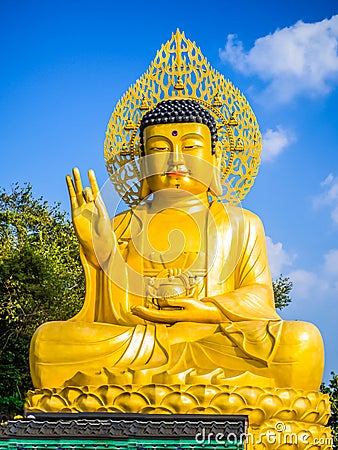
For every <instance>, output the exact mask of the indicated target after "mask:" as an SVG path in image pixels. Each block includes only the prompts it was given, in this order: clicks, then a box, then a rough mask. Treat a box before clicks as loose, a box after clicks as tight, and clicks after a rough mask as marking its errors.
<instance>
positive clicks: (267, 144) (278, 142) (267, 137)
mask: <svg viewBox="0 0 338 450" xmlns="http://www.w3.org/2000/svg"><path fill="white" fill-rule="evenodd" d="M294 140H295V138H294V136H293V135H292V134H291V133H289V132H288V131H286V130H285V129H284V128H283V127H282V126H281V125H277V127H276V129H275V130H273V129H272V128H268V129H267V130H266V132H265V133H264V134H263V153H262V160H263V161H272V160H274V159H275V158H276V157H277V156H278V155H280V154H281V153H282V151H283V150H284V149H285V148H286V147H287V146H288V145H290V143H291V142H293V141H294Z"/></svg>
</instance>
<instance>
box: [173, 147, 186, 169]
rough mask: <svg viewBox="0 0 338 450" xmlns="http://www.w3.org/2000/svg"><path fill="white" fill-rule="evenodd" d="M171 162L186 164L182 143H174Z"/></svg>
mask: <svg viewBox="0 0 338 450" xmlns="http://www.w3.org/2000/svg"><path fill="white" fill-rule="evenodd" d="M170 156H171V158H170V159H171V163H172V164H173V165H175V166H176V165H182V164H184V157H183V153H182V150H181V148H180V145H179V144H177V145H174V147H173V150H172V152H171V155H170Z"/></svg>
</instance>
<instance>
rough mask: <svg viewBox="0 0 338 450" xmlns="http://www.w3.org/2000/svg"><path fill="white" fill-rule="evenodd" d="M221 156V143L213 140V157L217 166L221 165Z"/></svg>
mask: <svg viewBox="0 0 338 450" xmlns="http://www.w3.org/2000/svg"><path fill="white" fill-rule="evenodd" d="M221 156H222V144H221V143H220V141H217V142H215V158H216V165H217V167H218V168H219V167H220V166H221Z"/></svg>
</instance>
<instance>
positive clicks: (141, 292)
mask: <svg viewBox="0 0 338 450" xmlns="http://www.w3.org/2000/svg"><path fill="white" fill-rule="evenodd" d="M260 152H261V135H260V132H259V128H258V124H257V121H256V117H255V116H254V114H253V112H252V110H251V108H250V106H249V105H248V102H247V101H246V99H245V97H244V96H243V95H242V94H241V93H240V92H239V91H238V90H237V89H236V88H234V86H233V85H232V84H231V83H230V82H229V81H227V80H225V79H224V78H223V77H222V75H220V74H219V73H217V72H216V71H215V70H213V69H212V68H211V66H210V64H209V63H208V62H207V60H206V59H205V58H204V56H203V55H202V53H201V51H200V50H199V49H198V48H197V47H196V45H195V44H194V43H193V42H191V41H189V40H188V39H186V38H185V36H184V34H183V33H181V32H180V31H179V30H177V32H176V33H175V34H173V36H172V37H171V39H170V40H169V41H168V42H167V43H166V44H164V45H163V46H162V48H161V49H160V50H159V52H158V53H157V55H156V57H155V59H154V61H153V63H152V64H151V66H150V67H149V69H148V70H147V72H146V73H145V74H144V75H143V76H142V77H141V78H140V79H139V80H138V81H137V82H136V83H135V84H134V85H132V86H131V87H130V88H129V89H128V91H127V92H126V94H125V95H124V96H123V97H122V98H121V100H120V101H119V102H118V103H117V105H116V108H115V110H114V112H113V114H112V116H111V119H110V121H109V124H108V128H107V133H106V140H105V158H106V165H107V169H108V172H109V175H110V179H111V181H112V183H113V186H114V188H115V190H116V192H117V193H118V194H119V196H120V197H121V198H122V199H123V200H124V202H125V203H126V204H127V205H128V206H129V207H130V208H129V209H128V210H127V211H125V212H123V213H120V214H116V213H115V212H114V211H113V212H112V211H111V209H109V208H110V207H111V205H110V204H109V203H108V202H107V200H106V201H105V202H104V201H103V195H101V194H102V190H101V191H100V190H99V188H98V185H97V182H96V179H95V175H94V173H93V171H89V182H90V186H89V187H86V188H85V189H83V186H82V181H81V177H80V173H79V171H78V169H74V170H73V176H67V184H68V189H69V194H70V201H71V208H72V219H73V224H74V227H75V231H76V233H77V236H78V239H79V242H80V254H81V260H82V264H83V268H84V272H85V277H86V298H85V301H84V304H83V307H82V309H81V311H80V312H79V313H78V314H77V315H76V316H75V317H73V318H72V319H70V320H68V321H65V322H61V321H60V322H49V323H45V324H43V325H42V326H41V327H40V328H39V329H38V330H37V331H36V333H35V334H34V336H33V339H32V343H31V350H30V364H31V374H32V379H33V383H34V386H35V388H36V389H35V390H34V391H29V392H28V395H27V399H26V405H25V408H26V412H28V413H33V414H34V413H35V412H61V413H63V412H72V413H76V412H93V411H97V412H120V413H143V414H151V413H157V414H173V413H178V414H182V413H184V414H248V415H249V426H250V427H249V432H250V433H251V434H252V435H253V437H254V441H253V446H252V445H251V444H252V443H251V444H250V443H248V444H249V445H248V448H249V449H251V448H256V447H255V445H254V444H255V443H256V442H258V443H259V448H269V449H276V450H278V449H279V448H281V447H280V442H281V441H280V437H281V433H280V432H282V434H283V431H285V432H286V431H287V433H289V434H287V435H285V436H284V437H286V438H288V437H290V436H291V434H292V436H293V437H294V436H296V437H297V439H299V442H305V441H306V444H307V446H306V449H308V450H310V449H312V448H313V449H318V448H321V449H322V450H328V449H329V448H330V443H329V442H330V439H331V434H330V430H329V429H328V428H325V424H326V423H327V420H328V417H329V414H330V404H329V399H328V396H325V395H323V394H321V393H319V392H316V391H317V390H318V388H319V385H320V382H321V378H322V372H323V364H324V363H323V360H324V356H323V343H322V339H321V336H320V333H319V331H318V330H317V329H316V327H315V326H314V325H312V324H310V323H304V322H298V321H297V322H291V321H290V322H286V321H282V319H281V318H280V317H279V316H278V314H277V312H276V310H275V306H274V297H273V289H272V282H271V276H270V271H269V267H268V260H267V254H266V242H265V235H264V230H263V226H262V223H261V221H260V219H259V218H258V217H257V216H256V215H255V214H253V213H252V212H250V211H247V210H245V209H242V208H241V207H240V204H239V202H240V201H241V200H242V199H243V198H244V197H245V196H246V194H247V193H248V191H249V190H250V188H251V187H252V184H253V181H254V179H255V176H256V175H257V171H258V167H259V162H260ZM110 198H111V197H109V199H108V201H109V202H110V201H111V200H110ZM106 206H107V207H108V209H107V208H106ZM113 206H114V207H115V209H116V205H113ZM108 210H109V211H110V213H109V214H108V212H107V211H108ZM111 217H113V218H112V219H111ZM281 421H282V422H281ZM271 433H272V434H273V433H274V436H276V434H277V436H276V437H277V438H278V439H276V441H275V444H274V445H272V444H271V440H270V441H269V442H265V444H264V442H263V441H264V436H267V435H268V434H269V435H271ZM290 433H291V434H290ZM321 441H322V442H324V444H323V445H320V447H318V445H317V443H318V442H321ZM292 442H294V441H292ZM262 443H263V444H264V445H263V444H262ZM326 443H328V445H326ZM261 444H262V445H263V447H261V446H260V445H261ZM308 444H309V445H308ZM283 448H284V447H283ZM297 448H298V447H297ZM299 448H303V446H300V447H299ZM304 448H305V447H304Z"/></svg>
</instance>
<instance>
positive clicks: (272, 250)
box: [266, 236, 295, 278]
mask: <svg viewBox="0 0 338 450" xmlns="http://www.w3.org/2000/svg"><path fill="white" fill-rule="evenodd" d="M266 249H267V252H268V258H269V266H270V271H271V275H272V278H277V277H279V275H280V274H281V273H283V270H284V268H285V267H287V266H291V265H292V261H293V260H294V258H295V257H294V256H293V257H292V256H290V255H288V253H287V252H286V251H285V250H284V248H283V244H282V243H281V242H277V243H276V244H274V243H273V241H272V239H271V238H270V237H269V236H266Z"/></svg>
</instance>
